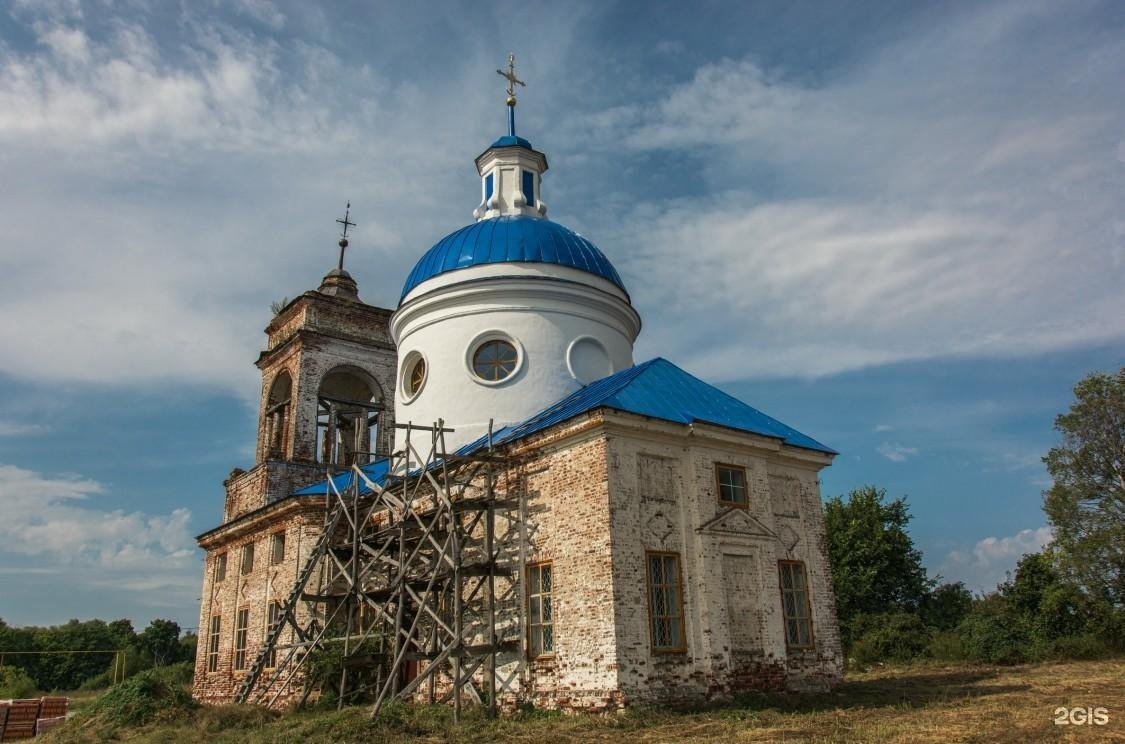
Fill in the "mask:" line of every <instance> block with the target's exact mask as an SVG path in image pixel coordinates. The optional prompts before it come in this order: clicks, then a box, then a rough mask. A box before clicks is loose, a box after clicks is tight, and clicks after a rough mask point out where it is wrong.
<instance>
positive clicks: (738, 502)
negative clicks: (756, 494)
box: [715, 463, 750, 506]
mask: <svg viewBox="0 0 1125 744" xmlns="http://www.w3.org/2000/svg"><path fill="white" fill-rule="evenodd" d="M715 480H716V481H717V482H718V484H719V503H720V504H724V505H726V506H747V505H748V504H749V503H750V499H749V496H748V495H747V489H746V468H740V467H738V466H737V465H720V464H719V463H715Z"/></svg>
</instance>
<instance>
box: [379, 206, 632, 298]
mask: <svg viewBox="0 0 1125 744" xmlns="http://www.w3.org/2000/svg"><path fill="white" fill-rule="evenodd" d="M521 262H523V263H549V264H557V265H559V266H570V267H572V268H575V269H580V270H582V271H586V272H589V273H591V274H594V275H595V276H600V277H601V278H603V279H606V280H608V281H610V282H613V283H614V284H616V285H617V286H618V287H620V288H621V289H622V291H624V290H625V285H624V284H622V282H621V277H620V276H618V274H617V270H616V269H614V268H613V264H611V263H610V262H609V259H608V258H606V257H605V254H604V253H602V252H601V251H600V250H598V247H597V246H596V245H594V244H593V243H591V242H590V241H589V240H586V238H584V237H582V236H581V235H579V234H578V233H576V232H574V231H573V230H569V229H567V228H565V227H563V226H562V225H560V224H559V223H557V222H551V221H550V220H547V219H541V218H539V217H526V216H523V215H513V216H503V217H493V218H492V219H488V220H481V221H480V222H476V223H473V224H472V225H468V226H467V227H463V228H461V229H460V230H458V231H457V232H454V233H451V234H450V235H447V236H445V237H444V238H442V239H441V240H439V241H438V242H437V245H435V246H434V247H433V248H431V249H430V250H428V251H426V254H425V255H424V256H422V258H421V259H420V260H419V261H418V263H417V264H416V265H415V266H414V270H413V271H411V272H410V275H409V276H408V277H407V278H406V284H405V285H404V286H403V288H402V297H406V295H407V294H409V292H410V290H412V289H414V288H415V287H417V286H418V285H419V284H421V283H422V282H424V281H426V280H427V279H430V278H432V277H435V276H437V275H439V274H444V273H446V272H449V271H456V270H457V269H466V268H468V267H470V266H480V265H482V264H494V263H521ZM400 302H401V298H400Z"/></svg>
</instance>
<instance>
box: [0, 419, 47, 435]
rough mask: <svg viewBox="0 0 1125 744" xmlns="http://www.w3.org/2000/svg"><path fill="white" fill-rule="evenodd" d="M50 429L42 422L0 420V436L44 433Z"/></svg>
mask: <svg viewBox="0 0 1125 744" xmlns="http://www.w3.org/2000/svg"><path fill="white" fill-rule="evenodd" d="M49 430H50V429H48V427H46V426H44V425H43V424H22V423H20V422H18V421H4V420H0V437H26V436H35V435H38V434H46V433H47V432H48V431H49Z"/></svg>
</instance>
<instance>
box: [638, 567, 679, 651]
mask: <svg viewBox="0 0 1125 744" xmlns="http://www.w3.org/2000/svg"><path fill="white" fill-rule="evenodd" d="M645 558H646V563H647V564H648V616H649V620H650V626H651V627H650V630H651V633H652V650H653V651H657V652H668V651H683V650H685V648H686V647H685V645H684V593H683V582H682V581H681V580H680V556H679V555H678V554H676V553H645Z"/></svg>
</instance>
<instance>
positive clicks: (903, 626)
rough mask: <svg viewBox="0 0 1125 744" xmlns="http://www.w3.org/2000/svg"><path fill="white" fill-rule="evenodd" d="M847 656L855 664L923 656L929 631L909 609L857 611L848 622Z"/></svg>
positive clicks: (928, 639) (904, 659) (928, 642)
mask: <svg viewBox="0 0 1125 744" xmlns="http://www.w3.org/2000/svg"><path fill="white" fill-rule="evenodd" d="M852 628H853V632H854V633H855V641H854V642H853V643H852V647H851V653H850V655H851V657H852V658H854V659H855V660H856V662H857V663H859V664H870V663H872V662H876V661H908V660H910V659H914V658H917V657H919V656H923V655H924V654H925V653H926V650H927V648H928V647H929V644H930V635H931V633H932V631H931V630H930V629H929V628H927V627H926V624H925V623H923V622H922V618H920V617H918V615H916V614H914V613H912V612H890V613H885V614H879V615H860V616H858V617H856V618H855V620H854V621H853V623H852Z"/></svg>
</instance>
